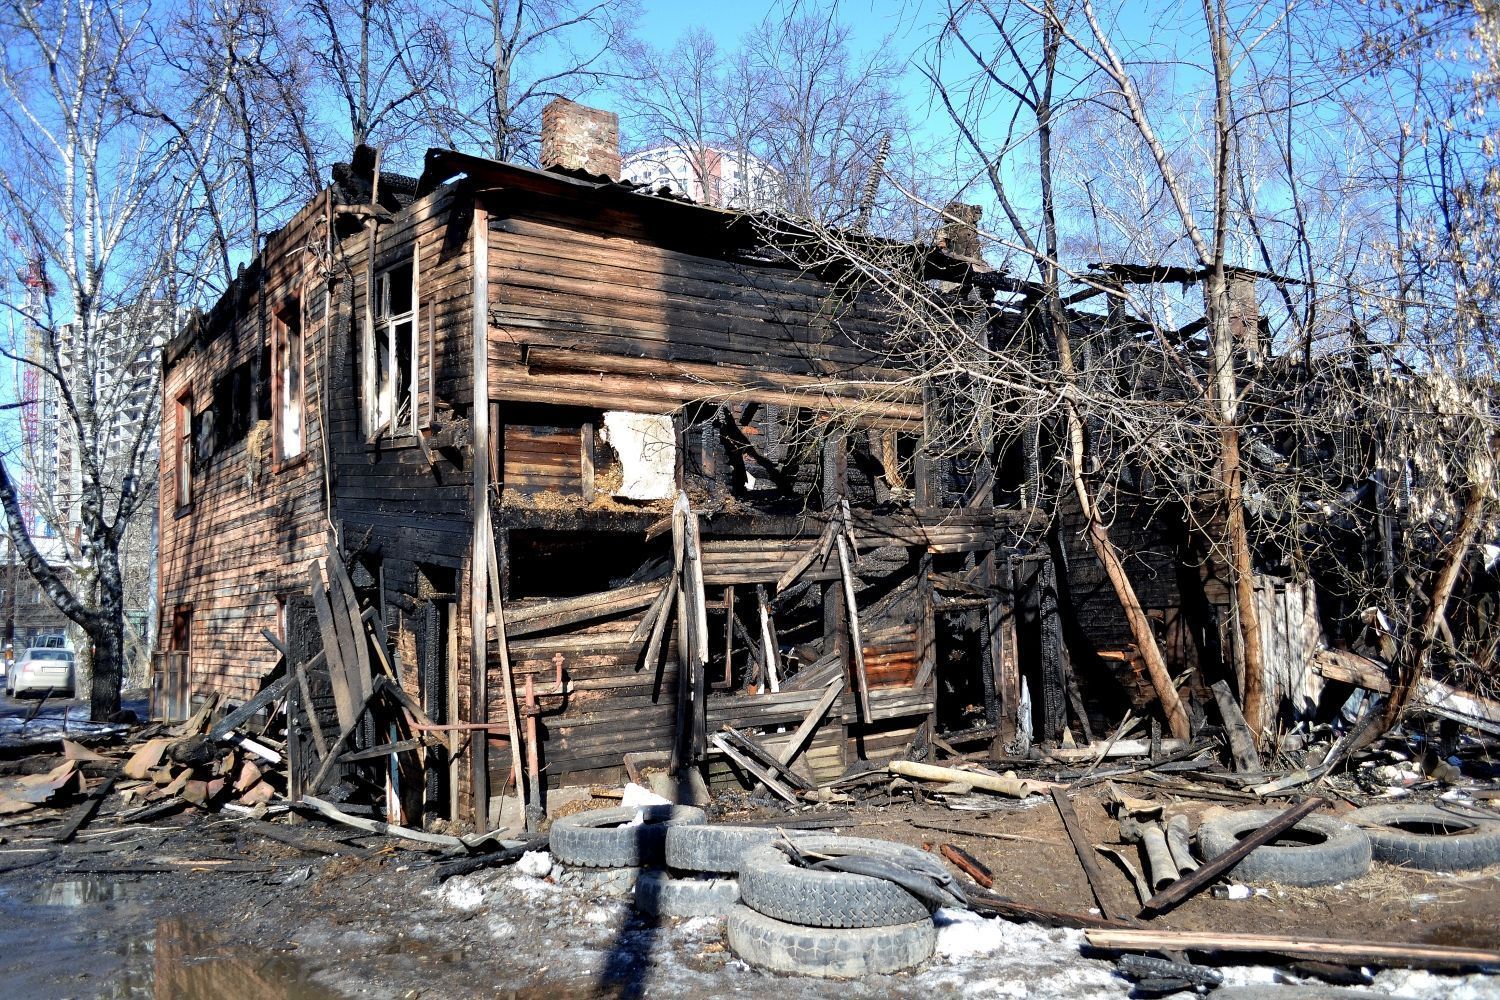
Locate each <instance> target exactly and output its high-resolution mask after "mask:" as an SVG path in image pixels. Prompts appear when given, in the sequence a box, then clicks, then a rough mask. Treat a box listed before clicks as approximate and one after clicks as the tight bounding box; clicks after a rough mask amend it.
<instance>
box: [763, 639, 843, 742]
mask: <svg viewBox="0 0 1500 1000" xmlns="http://www.w3.org/2000/svg"><path fill="white" fill-rule="evenodd" d="M835 662H837V661H835ZM843 691H844V674H843V671H842V670H840V671H839V672H838V676H837V677H835V678H834V679H833V682H832V683H830V684H829V685H828V686H827V687H826V688H824V689H823V694H822V697H820V698H819V699H818V703H817V704H816V705H814V706H813V707H812V708H811V709H809V710H808V713H807V715H806V716H805V717H804V718H803V719H802V724H801V725H799V726H798V727H797V731H796V732H794V733H793V734H792V738H791V739H790V740H788V741H787V743H786V746H784V747H782V748H781V752H780V753H778V754H777V755H776V759H777V760H778V761H780V762H781V763H782V764H790V763H791V762H792V761H793V760H795V759H796V758H797V754H798V753H799V752H800V751H801V749H802V746H803V744H805V743H806V742H807V741H808V739H809V738H810V737H811V736H812V734H813V733H814V732H815V731H816V730H817V728H818V726H820V725H821V724H822V722H823V716H825V715H827V714H828V709H829V708H831V707H832V706H833V703H834V702H835V701H837V700H838V697H839V695H840V694H842V693H843Z"/></svg>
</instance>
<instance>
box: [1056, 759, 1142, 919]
mask: <svg viewBox="0 0 1500 1000" xmlns="http://www.w3.org/2000/svg"><path fill="white" fill-rule="evenodd" d="M1052 802H1053V804H1054V805H1056V806H1057V815H1058V816H1059V817H1061V818H1062V823H1063V829H1065V830H1066V831H1067V833H1068V839H1069V840H1070V841H1072V842H1073V852H1074V853H1075V854H1077V855H1078V863H1079V864H1081V865H1082V866H1083V874H1084V875H1085V877H1087V878H1088V882H1089V889H1090V890H1091V891H1092V892H1093V894H1094V901H1095V902H1097V903H1098V904H1099V912H1100V913H1102V914H1104V915H1105V916H1106V917H1107V918H1109V919H1110V920H1123V919H1128V914H1126V913H1124V912H1122V911H1120V910H1119V909H1118V908H1117V907H1115V906H1114V905H1113V904H1112V903H1111V902H1110V900H1109V893H1107V892H1106V891H1105V889H1104V873H1103V872H1102V871H1100V870H1099V862H1098V860H1097V859H1095V857H1094V849H1093V847H1091V846H1090V845H1089V842H1088V840H1086V839H1085V838H1084V836H1083V828H1082V826H1080V824H1079V822H1078V814H1077V813H1076V812H1074V811H1073V803H1072V801H1071V800H1070V799H1069V798H1068V793H1067V791H1066V790H1065V789H1062V788H1054V789H1052Z"/></svg>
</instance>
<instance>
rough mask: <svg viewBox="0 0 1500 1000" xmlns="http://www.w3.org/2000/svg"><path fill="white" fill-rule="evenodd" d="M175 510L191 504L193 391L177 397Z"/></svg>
mask: <svg viewBox="0 0 1500 1000" xmlns="http://www.w3.org/2000/svg"><path fill="white" fill-rule="evenodd" d="M176 419H177V448H176V465H177V509H178V510H182V509H184V508H186V507H188V506H190V505H191V504H192V502H193V391H192V390H191V389H189V390H188V391H186V392H184V393H183V394H182V395H180V396H178V397H177V413H176Z"/></svg>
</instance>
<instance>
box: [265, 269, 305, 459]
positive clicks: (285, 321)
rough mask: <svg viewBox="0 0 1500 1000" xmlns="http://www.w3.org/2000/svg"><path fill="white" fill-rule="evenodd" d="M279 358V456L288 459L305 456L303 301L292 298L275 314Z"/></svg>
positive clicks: (275, 341)
mask: <svg viewBox="0 0 1500 1000" xmlns="http://www.w3.org/2000/svg"><path fill="white" fill-rule="evenodd" d="M271 333H272V338H273V346H272V352H273V354H274V356H275V358H276V384H275V391H276V404H275V410H274V413H275V419H276V427H275V437H276V458H277V460H278V461H280V462H287V461H290V460H292V459H295V458H298V457H300V456H301V455H302V447H303V423H304V415H305V413H306V409H305V406H304V376H305V374H306V360H305V357H304V348H303V340H302V301H301V299H300V298H291V299H289V300H288V301H287V302H286V303H285V304H284V305H283V306H282V308H281V309H279V310H278V311H277V313H276V316H275V318H274V321H273V323H272V328H271Z"/></svg>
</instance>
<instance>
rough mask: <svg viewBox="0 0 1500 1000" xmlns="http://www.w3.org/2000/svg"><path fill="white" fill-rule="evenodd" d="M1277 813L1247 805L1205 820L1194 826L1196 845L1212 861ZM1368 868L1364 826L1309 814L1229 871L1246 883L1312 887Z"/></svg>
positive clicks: (1351, 876) (1347, 878) (1348, 877)
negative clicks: (1196, 827) (1196, 835)
mask: <svg viewBox="0 0 1500 1000" xmlns="http://www.w3.org/2000/svg"><path fill="white" fill-rule="evenodd" d="M1279 815H1281V813H1280V811H1279V810H1275V809H1246V810H1241V811H1236V812H1231V813H1226V814H1224V815H1222V816H1218V817H1216V818H1214V819H1210V820H1208V821H1206V822H1205V823H1204V824H1203V825H1202V826H1200V827H1199V828H1198V849H1199V851H1201V852H1202V854H1203V857H1204V860H1206V861H1211V860H1213V859H1214V858H1217V857H1218V856H1219V855H1221V854H1223V853H1224V852H1226V851H1228V850H1229V849H1230V848H1232V847H1234V846H1235V845H1237V844H1238V843H1239V842H1240V840H1241V839H1242V838H1243V837H1244V836H1245V835H1247V834H1250V833H1254V832H1255V831H1256V830H1258V829H1259V828H1261V827H1262V826H1265V825H1266V824H1267V823H1269V822H1270V821H1271V820H1273V819H1275V818H1276V817H1277V816H1279ZM1287 840H1292V841H1297V842H1294V843H1284V842H1283V841H1287ZM1369 870H1370V838H1369V837H1367V836H1365V832H1364V831H1363V830H1361V829H1360V828H1359V827H1357V826H1355V825H1354V824H1352V823H1346V822H1344V821H1343V820H1341V819H1335V818H1334V817H1332V816H1308V817H1307V818H1306V819H1304V820H1302V821H1301V822H1300V823H1298V824H1297V825H1296V826H1295V827H1293V828H1292V829H1291V830H1288V831H1287V832H1286V833H1284V834H1282V835H1281V837H1280V838H1279V840H1278V841H1276V842H1272V843H1270V844H1267V845H1266V846H1264V847H1257V848H1256V849H1255V850H1253V851H1251V852H1250V853H1249V855H1247V856H1246V857H1245V858H1244V860H1242V861H1241V862H1240V863H1239V864H1237V865H1235V866H1234V868H1232V869H1231V870H1230V871H1231V873H1232V874H1233V875H1234V877H1236V878H1240V879H1244V880H1245V881H1247V882H1280V883H1281V884H1283V885H1303V886H1312V885H1336V884H1337V883H1340V882H1348V881H1350V880H1352V879H1356V878H1359V877H1360V876H1361V875H1363V874H1365V873H1366V872H1368V871H1369Z"/></svg>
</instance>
